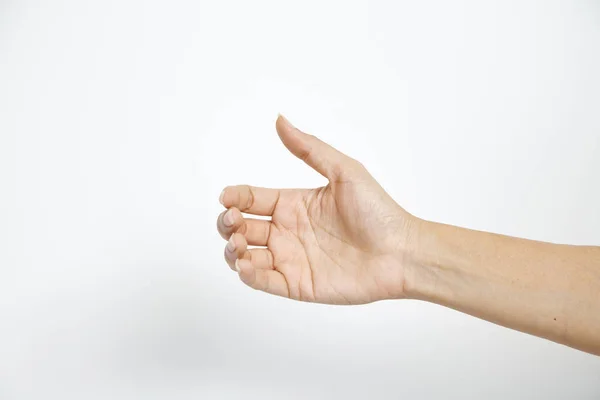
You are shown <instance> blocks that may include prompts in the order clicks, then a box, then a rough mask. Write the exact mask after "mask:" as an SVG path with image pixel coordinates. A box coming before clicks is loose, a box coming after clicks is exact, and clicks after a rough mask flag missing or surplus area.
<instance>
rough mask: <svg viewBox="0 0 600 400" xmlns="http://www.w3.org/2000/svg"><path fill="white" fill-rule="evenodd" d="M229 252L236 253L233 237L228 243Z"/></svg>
mask: <svg viewBox="0 0 600 400" xmlns="http://www.w3.org/2000/svg"><path fill="white" fill-rule="evenodd" d="M227 251H228V252H230V253H233V252H234V251H235V243H234V242H233V236H232V237H230V238H229V240H228V241H227Z"/></svg>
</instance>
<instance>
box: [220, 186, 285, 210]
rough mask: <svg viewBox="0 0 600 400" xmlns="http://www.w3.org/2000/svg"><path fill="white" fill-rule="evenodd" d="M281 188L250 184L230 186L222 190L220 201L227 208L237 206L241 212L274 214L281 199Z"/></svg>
mask: <svg viewBox="0 0 600 400" xmlns="http://www.w3.org/2000/svg"><path fill="white" fill-rule="evenodd" d="M280 195H281V191H280V190H279V189H267V188H261V187H255V186H248V185H238V186H228V187H226V188H225V189H223V191H222V192H221V196H220V197H219V202H220V203H221V204H223V205H224V206H225V207H226V208H231V207H237V208H238V209H239V210H240V211H241V212H244V213H248V214H254V215H264V216H269V215H273V212H274V211H275V206H277V202H278V201H279V196H280Z"/></svg>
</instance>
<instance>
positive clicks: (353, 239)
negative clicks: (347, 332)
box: [217, 116, 417, 304]
mask: <svg viewBox="0 0 600 400" xmlns="http://www.w3.org/2000/svg"><path fill="white" fill-rule="evenodd" d="M276 127H277V132H278V133H279V137H280V138H281V140H282V142H283V143H284V145H285V146H286V147H287V148H288V149H289V150H290V152H292V153H293V154H294V155H296V156H297V157H298V158H300V159H302V160H303V161H305V162H306V163H307V164H308V165H309V166H311V167H312V168H313V169H315V170H316V171H318V172H319V173H321V174H322V175H323V176H325V177H326V178H327V179H328V180H329V184H328V185H327V186H324V187H320V188H317V189H266V188H258V187H251V186H245V185H244V186H231V187H227V188H225V189H224V190H223V192H222V193H221V197H220V202H221V203H222V204H223V205H224V206H225V207H226V208H227V209H228V210H226V211H225V212H223V213H221V215H219V217H218V221H217V227H218V230H219V233H220V234H221V236H222V237H223V238H225V239H228V240H229V241H228V243H227V246H226V248H225V259H226V261H227V263H228V264H229V266H230V267H231V268H232V269H234V270H237V271H238V273H239V276H240V278H241V280H242V281H243V282H244V283H246V284H247V285H248V286H250V287H252V288H255V289H258V290H262V291H265V292H268V293H271V294H275V295H280V296H284V297H289V298H291V299H295V300H302V301H310V302H319V303H328V304H361V303H368V302H373V301H377V300H383V299H390V298H401V297H404V296H405V291H404V287H405V281H406V276H407V274H406V272H407V268H408V267H409V263H408V262H407V260H408V256H409V255H410V248H411V243H410V241H411V234H410V233H411V230H412V229H414V225H415V224H416V223H417V219H416V218H414V217H413V216H412V215H410V214H409V213H407V212H406V211H405V210H403V209H402V208H401V207H400V206H399V205H398V204H396V202H395V201H394V200H393V199H392V198H391V197H390V196H389V195H388V194H387V193H386V192H385V191H384V190H383V188H382V187H381V186H380V185H379V184H378V183H377V182H376V181H375V179H373V177H372V176H371V175H370V174H369V173H368V172H367V170H366V169H365V168H364V167H363V166H362V165H361V164H360V163H359V162H357V161H356V160H353V159H352V158H350V157H348V156H346V155H344V154H342V153H340V152H339V151H337V150H335V149H334V148H332V147H331V146H329V145H328V144H326V143H324V142H322V141H320V140H319V139H317V138H316V137H314V136H311V135H308V134H306V133H303V132H301V131H300V130H298V129H296V128H295V127H293V126H292V125H291V124H290V123H289V122H288V121H287V120H286V119H285V118H283V117H281V116H280V117H279V118H278V119H277V122H276ZM242 212H244V213H248V214H255V215H263V216H271V220H270V221H267V220H262V219H251V218H246V217H244V216H243V215H242ZM248 245H251V246H262V247H260V248H252V249H248Z"/></svg>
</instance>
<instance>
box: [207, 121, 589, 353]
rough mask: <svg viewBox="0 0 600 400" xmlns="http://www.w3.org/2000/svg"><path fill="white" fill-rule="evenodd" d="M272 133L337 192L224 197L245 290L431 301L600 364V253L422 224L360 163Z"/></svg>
mask: <svg viewBox="0 0 600 400" xmlns="http://www.w3.org/2000/svg"><path fill="white" fill-rule="evenodd" d="M276 128H277V132H278V134H279V137H280V139H281V141H282V142H283V144H284V145H285V146H286V147H287V149H288V150H289V151H290V152H291V153H292V154H294V155H295V156H297V157H298V158H300V159H301V160H303V161H304V162H306V164H308V165H309V166H310V167H312V168H313V169H314V170H315V171H317V172H319V173H320V174H321V175H323V176H324V177H325V178H327V180H328V181H329V183H328V184H327V185H326V186H324V187H319V188H316V189H267V188H259V187H253V186H248V185H239V186H229V187H226V188H225V189H224V190H223V192H222V193H221V196H220V198H219V201H220V202H221V204H223V206H224V207H225V208H226V210H225V211H223V212H222V213H221V214H220V215H219V217H218V219H217V229H218V231H219V233H220V234H221V236H222V237H223V238H224V239H226V240H228V242H227V245H226V247H225V253H224V255H225V260H226V262H227V264H228V265H229V267H230V268H231V269H232V270H234V271H237V272H238V274H239V277H240V279H241V280H242V281H243V282H244V283H245V284H246V285H248V286H250V287H252V288H254V289H257V290H261V291H264V292H267V293H271V294H274V295H278V296H283V297H288V298H290V299H294V300H300V301H309V302H318V303H326V304H364V303H370V302H374V301H379V300H390V299H403V298H410V299H418V300H424V301H430V302H434V303H437V304H441V305H444V306H447V307H451V308H454V309H456V310H459V311H462V312H465V313H468V314H471V315H473V316H476V317H479V318H482V319H486V320H488V321H491V322H494V323H497V324H500V325H503V326H506V327H509V328H513V329H517V330H520V331H523V332H527V333H530V334H533V335H537V336H540V337H544V338H547V339H550V340H553V341H556V342H559V343H562V344H566V345H568V346H571V347H574V348H578V349H580V350H583V351H587V352H590V353H594V354H597V355H600V247H592V246H570V245H558V244H551V243H544V242H537V241H531V240H525V239H518V238H513V237H508V236H503V235H496V234H492V233H487V232H479V231H473V230H469V229H464V228H459V227H455V226H449V225H444V224H438V223H434V222H430V221H425V220H422V219H419V218H417V217H415V216H413V215H411V214H410V213H408V212H407V211H406V210H404V209H403V208H402V207H400V206H399V205H398V204H397V203H396V202H395V201H394V200H393V199H392V198H391V197H390V196H389V195H388V194H387V193H386V192H385V190H384V189H383V188H382V187H381V186H380V185H379V184H378V183H377V181H376V180H375V179H374V178H373V177H372V176H371V175H370V174H369V172H368V171H367V170H366V169H365V167H364V166H363V165H362V164H360V163H359V162H358V161H356V160H354V159H352V158H350V157H348V156H346V155H344V154H343V153H340V152H339V151H337V150H336V149H334V148H333V147H331V146H329V145H328V144H326V143H324V142H322V141H321V140H319V139H318V138H316V137H314V136H312V135H309V134H306V133H304V132H301V131H300V130H298V129H297V128H295V127H294V126H292V125H291V124H290V123H289V122H288V121H287V120H286V119H285V118H284V117H282V116H279V118H278V119H277V122H276ZM242 213H244V214H246V215H248V214H254V215H261V216H270V217H271V219H270V220H265V219H256V218H250V217H247V216H244V214H242ZM248 246H252V248H249V247H248Z"/></svg>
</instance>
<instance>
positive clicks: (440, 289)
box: [405, 221, 600, 354]
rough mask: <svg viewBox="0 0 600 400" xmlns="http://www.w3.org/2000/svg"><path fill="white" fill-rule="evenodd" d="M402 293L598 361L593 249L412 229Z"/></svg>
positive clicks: (599, 288)
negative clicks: (412, 245) (558, 344)
mask: <svg viewBox="0 0 600 400" xmlns="http://www.w3.org/2000/svg"><path fill="white" fill-rule="evenodd" d="M414 245H415V246H414V251H413V253H412V255H411V257H410V258H411V261H410V263H411V268H410V270H411V272H410V273H409V274H407V277H406V283H405V290H406V295H407V296H408V297H411V298H415V299H421V300H426V301H430V302H434V303H437V304H441V305H444V306H447V307H451V308H453V309H456V310H459V311H462V312H465V313H467V314H471V315H474V316H477V317H479V318H483V319H485V320H488V321H491V322H494V323H497V324H500V325H503V326H506V327H509V328H513V329H517V330H520V331H523V332H527V333H531V334H533V335H536V336H541V337H545V338H547V339H550V340H553V341H556V342H559V343H563V344H566V345H568V346H572V347H575V348H578V349H581V350H584V351H587V352H590V353H595V354H600V248H599V247H591V246H569V245H557V244H551V243H544V242H536V241H531V240H525V239H518V238H513V237H508V236H503V235H496V234H492V233H486V232H479V231H473V230H469V229H464V228H458V227H454V226H449V225H443V224H437V223H432V222H426V221H420V223H419V224H418V228H417V230H416V232H415V236H414Z"/></svg>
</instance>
